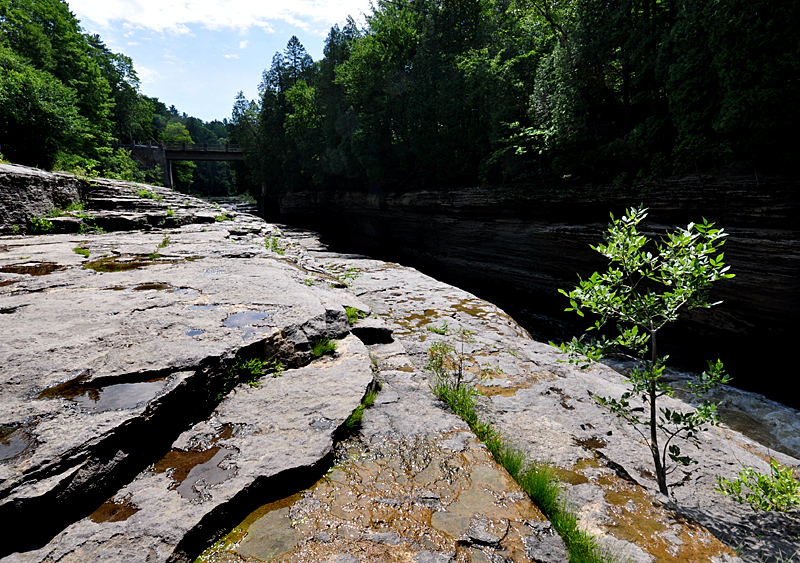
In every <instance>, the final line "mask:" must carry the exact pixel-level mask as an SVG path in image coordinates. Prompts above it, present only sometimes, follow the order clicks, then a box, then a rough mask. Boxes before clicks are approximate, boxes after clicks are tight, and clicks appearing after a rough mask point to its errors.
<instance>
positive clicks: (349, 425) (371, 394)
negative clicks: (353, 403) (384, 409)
mask: <svg viewBox="0 0 800 563" xmlns="http://www.w3.org/2000/svg"><path fill="white" fill-rule="evenodd" d="M380 390H381V383H380V381H378V382H377V386H376V387H375V388H374V389H370V390H369V391H367V394H366V395H364V398H363V399H361V404H360V405H358V406H357V407H356V409H355V410H354V411H353V412H352V413H350V416H348V417H347V420H345V421H344V426H345V428H346V429H347V432H348V433H351V432H355V431H356V430H358V429H359V428H360V427H361V422H362V421H363V420H364V411H365V410H367V409H368V408H370V407H371V406H372V405H373V404H374V403H375V397H377V396H378V393H379V392H380Z"/></svg>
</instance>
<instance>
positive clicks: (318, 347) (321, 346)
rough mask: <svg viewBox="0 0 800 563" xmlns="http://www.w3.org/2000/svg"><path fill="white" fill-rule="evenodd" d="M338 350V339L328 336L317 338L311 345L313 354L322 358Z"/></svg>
mask: <svg viewBox="0 0 800 563" xmlns="http://www.w3.org/2000/svg"><path fill="white" fill-rule="evenodd" d="M335 351H336V341H335V340H331V339H330V338H328V337H327V336H326V337H324V338H321V339H319V340H316V341H315V342H314V345H313V346H312V347H311V355H312V356H314V357H315V358H321V357H322V356H324V355H325V354H333V353H334V352H335Z"/></svg>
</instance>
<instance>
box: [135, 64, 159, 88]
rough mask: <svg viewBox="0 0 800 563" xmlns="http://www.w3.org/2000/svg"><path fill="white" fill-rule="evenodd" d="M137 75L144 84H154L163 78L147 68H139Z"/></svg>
mask: <svg viewBox="0 0 800 563" xmlns="http://www.w3.org/2000/svg"><path fill="white" fill-rule="evenodd" d="M136 74H137V75H139V80H140V81H141V83H142V84H152V83H153V82H157V81H158V80H159V79H160V78H161V75H160V74H158V72H156V71H155V70H153V69H150V68H147V67H146V66H137V67H136Z"/></svg>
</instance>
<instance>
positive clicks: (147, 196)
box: [136, 188, 164, 201]
mask: <svg viewBox="0 0 800 563" xmlns="http://www.w3.org/2000/svg"><path fill="white" fill-rule="evenodd" d="M136 195H138V196H139V197H142V198H145V199H154V200H156V201H160V200H162V199H164V196H163V195H158V194H157V193H155V192H152V191H150V190H147V189H144V188H142V189H141V190H138V191H137V192H136Z"/></svg>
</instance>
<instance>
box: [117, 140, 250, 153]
mask: <svg viewBox="0 0 800 563" xmlns="http://www.w3.org/2000/svg"><path fill="white" fill-rule="evenodd" d="M112 146H113V147H114V148H123V149H125V148H128V149H132V148H151V149H152V148H159V149H164V150H168V151H186V152H208V151H213V152H242V148H241V147H240V146H239V145H231V144H228V143H218V144H208V143H202V144H195V145H189V144H187V143H183V144H180V145H165V144H163V143H158V144H155V143H147V144H144V143H137V142H135V141H134V143H133V144H130V143H127V144H126V143H114V144H113V145H112Z"/></svg>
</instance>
